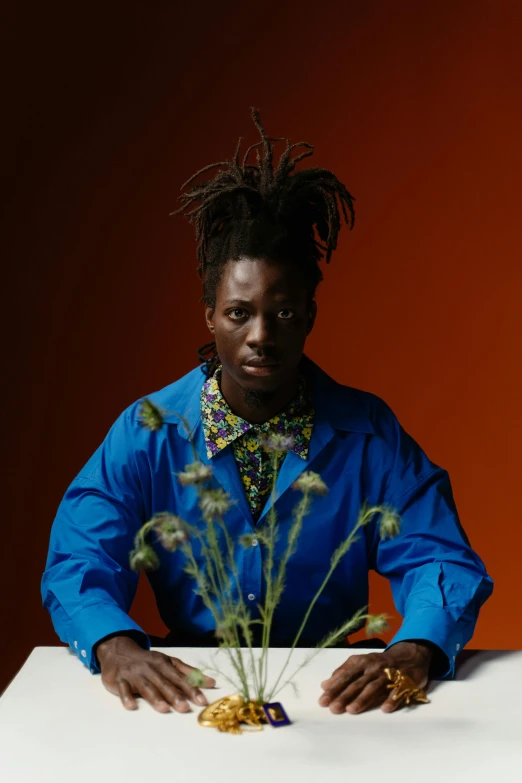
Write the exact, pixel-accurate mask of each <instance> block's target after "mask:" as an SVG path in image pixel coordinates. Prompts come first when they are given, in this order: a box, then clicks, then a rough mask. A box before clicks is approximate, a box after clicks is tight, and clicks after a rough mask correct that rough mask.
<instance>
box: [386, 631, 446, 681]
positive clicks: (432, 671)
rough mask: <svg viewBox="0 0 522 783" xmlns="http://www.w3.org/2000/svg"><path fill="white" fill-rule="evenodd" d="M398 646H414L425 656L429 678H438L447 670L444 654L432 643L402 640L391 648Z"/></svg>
mask: <svg viewBox="0 0 522 783" xmlns="http://www.w3.org/2000/svg"><path fill="white" fill-rule="evenodd" d="M400 644H408V645H415V647H416V648H417V649H418V650H419V652H421V653H422V654H423V656H424V655H425V656H426V660H427V662H428V666H429V677H430V679H432V678H433V677H440V676H441V675H442V674H444V672H446V671H447V669H448V665H449V663H448V657H447V655H446V653H445V652H444V651H443V650H442V649H441V648H440V647H439V646H438V645H437V644H434V642H430V641H428V640H427V639H403V640H402V641H400V642H396V644H393V645H392V647H391V648H388V649H392V648H393V647H395V646H396V645H397V646H398V645H400Z"/></svg>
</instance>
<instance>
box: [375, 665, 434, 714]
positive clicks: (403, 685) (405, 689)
mask: <svg viewBox="0 0 522 783" xmlns="http://www.w3.org/2000/svg"><path fill="white" fill-rule="evenodd" d="M384 673H385V675H386V676H387V678H388V679H389V680H390V684H389V685H387V686H386V687H387V689H388V690H389V691H391V692H392V693H391V697H392V700H393V701H404V704H406V705H407V706H408V707H409V705H410V704H411V703H412V702H417V703H418V704H429V701H430V700H429V699H428V697H427V696H426V693H425V691H424V689H423V688H420V687H419V686H418V685H417V683H416V682H415V681H414V680H412V679H411V677H408V675H407V674H403V673H402V672H401V670H400V669H385V670H384Z"/></svg>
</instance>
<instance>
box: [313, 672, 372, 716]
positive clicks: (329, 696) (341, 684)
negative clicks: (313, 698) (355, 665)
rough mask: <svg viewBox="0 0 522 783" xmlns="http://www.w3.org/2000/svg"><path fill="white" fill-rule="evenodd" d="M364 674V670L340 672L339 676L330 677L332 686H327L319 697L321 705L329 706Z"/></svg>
mask: <svg viewBox="0 0 522 783" xmlns="http://www.w3.org/2000/svg"><path fill="white" fill-rule="evenodd" d="M363 676H364V671H363V670H357V669H354V670H353V671H351V672H350V671H345V672H339V674H338V675H337V677H335V678H330V683H331V684H330V687H328V688H326V689H325V691H324V693H323V695H322V696H321V697H320V699H319V704H320V705H321V707H328V705H329V704H331V703H332V702H333V701H335V700H336V699H337V697H338V696H339V695H340V694H341V693H343V691H344V690H345V689H346V688H347V687H348V686H350V685H351V684H355V683H357V682H358V681H359V680H360V679H361V677H363Z"/></svg>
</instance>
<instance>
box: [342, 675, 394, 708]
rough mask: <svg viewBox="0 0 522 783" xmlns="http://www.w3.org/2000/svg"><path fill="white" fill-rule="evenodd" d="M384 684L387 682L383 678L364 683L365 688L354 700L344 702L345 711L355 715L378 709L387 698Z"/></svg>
mask: <svg viewBox="0 0 522 783" xmlns="http://www.w3.org/2000/svg"><path fill="white" fill-rule="evenodd" d="M386 683H387V680H386V679H385V678H384V677H377V678H376V679H373V680H371V681H370V682H368V683H366V685H365V687H364V688H363V689H362V691H361V692H360V693H359V694H358V695H357V696H356V697H355V698H351V699H349V701H347V702H345V711H346V712H349V713H351V714H352V715H356V714H357V713H358V712H365V711H366V710H371V709H373V708H374V707H378V706H379V704H382V703H383V701H385V700H386V698H387V695H388V691H387V690H386Z"/></svg>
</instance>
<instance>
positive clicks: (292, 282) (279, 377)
mask: <svg viewBox="0 0 522 783" xmlns="http://www.w3.org/2000/svg"><path fill="white" fill-rule="evenodd" d="M315 312H316V305H315V302H312V303H310V302H309V296H308V294H307V292H306V289H305V288H304V285H303V283H302V281H301V278H300V276H299V272H298V271H296V269H295V268H293V267H292V266H291V265H285V264H279V263H276V262H273V261H269V260H267V259H261V258H242V259H240V260H238V261H229V262H228V263H227V264H226V266H225V268H224V270H223V273H222V276H221V280H220V282H219V285H218V289H217V294H216V307H215V309H214V310H212V308H210V307H207V308H206V309H205V316H206V320H207V325H208V326H209V328H210V329H211V331H212V332H213V333H214V336H215V340H216V347H217V351H218V354H219V358H220V360H221V363H222V365H223V373H227V374H228V375H229V377H230V378H231V379H232V380H233V381H234V382H235V383H236V384H237V385H238V386H240V387H241V388H243V389H246V390H249V391H253V392H275V391H276V390H278V389H281V388H282V387H284V386H285V385H286V383H287V382H289V381H290V380H292V379H294V378H295V375H296V370H297V366H298V364H299V361H300V359H301V356H302V353H303V349H304V344H305V340H306V337H307V335H308V334H309V333H310V331H311V329H312V327H313V324H314V320H315Z"/></svg>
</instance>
